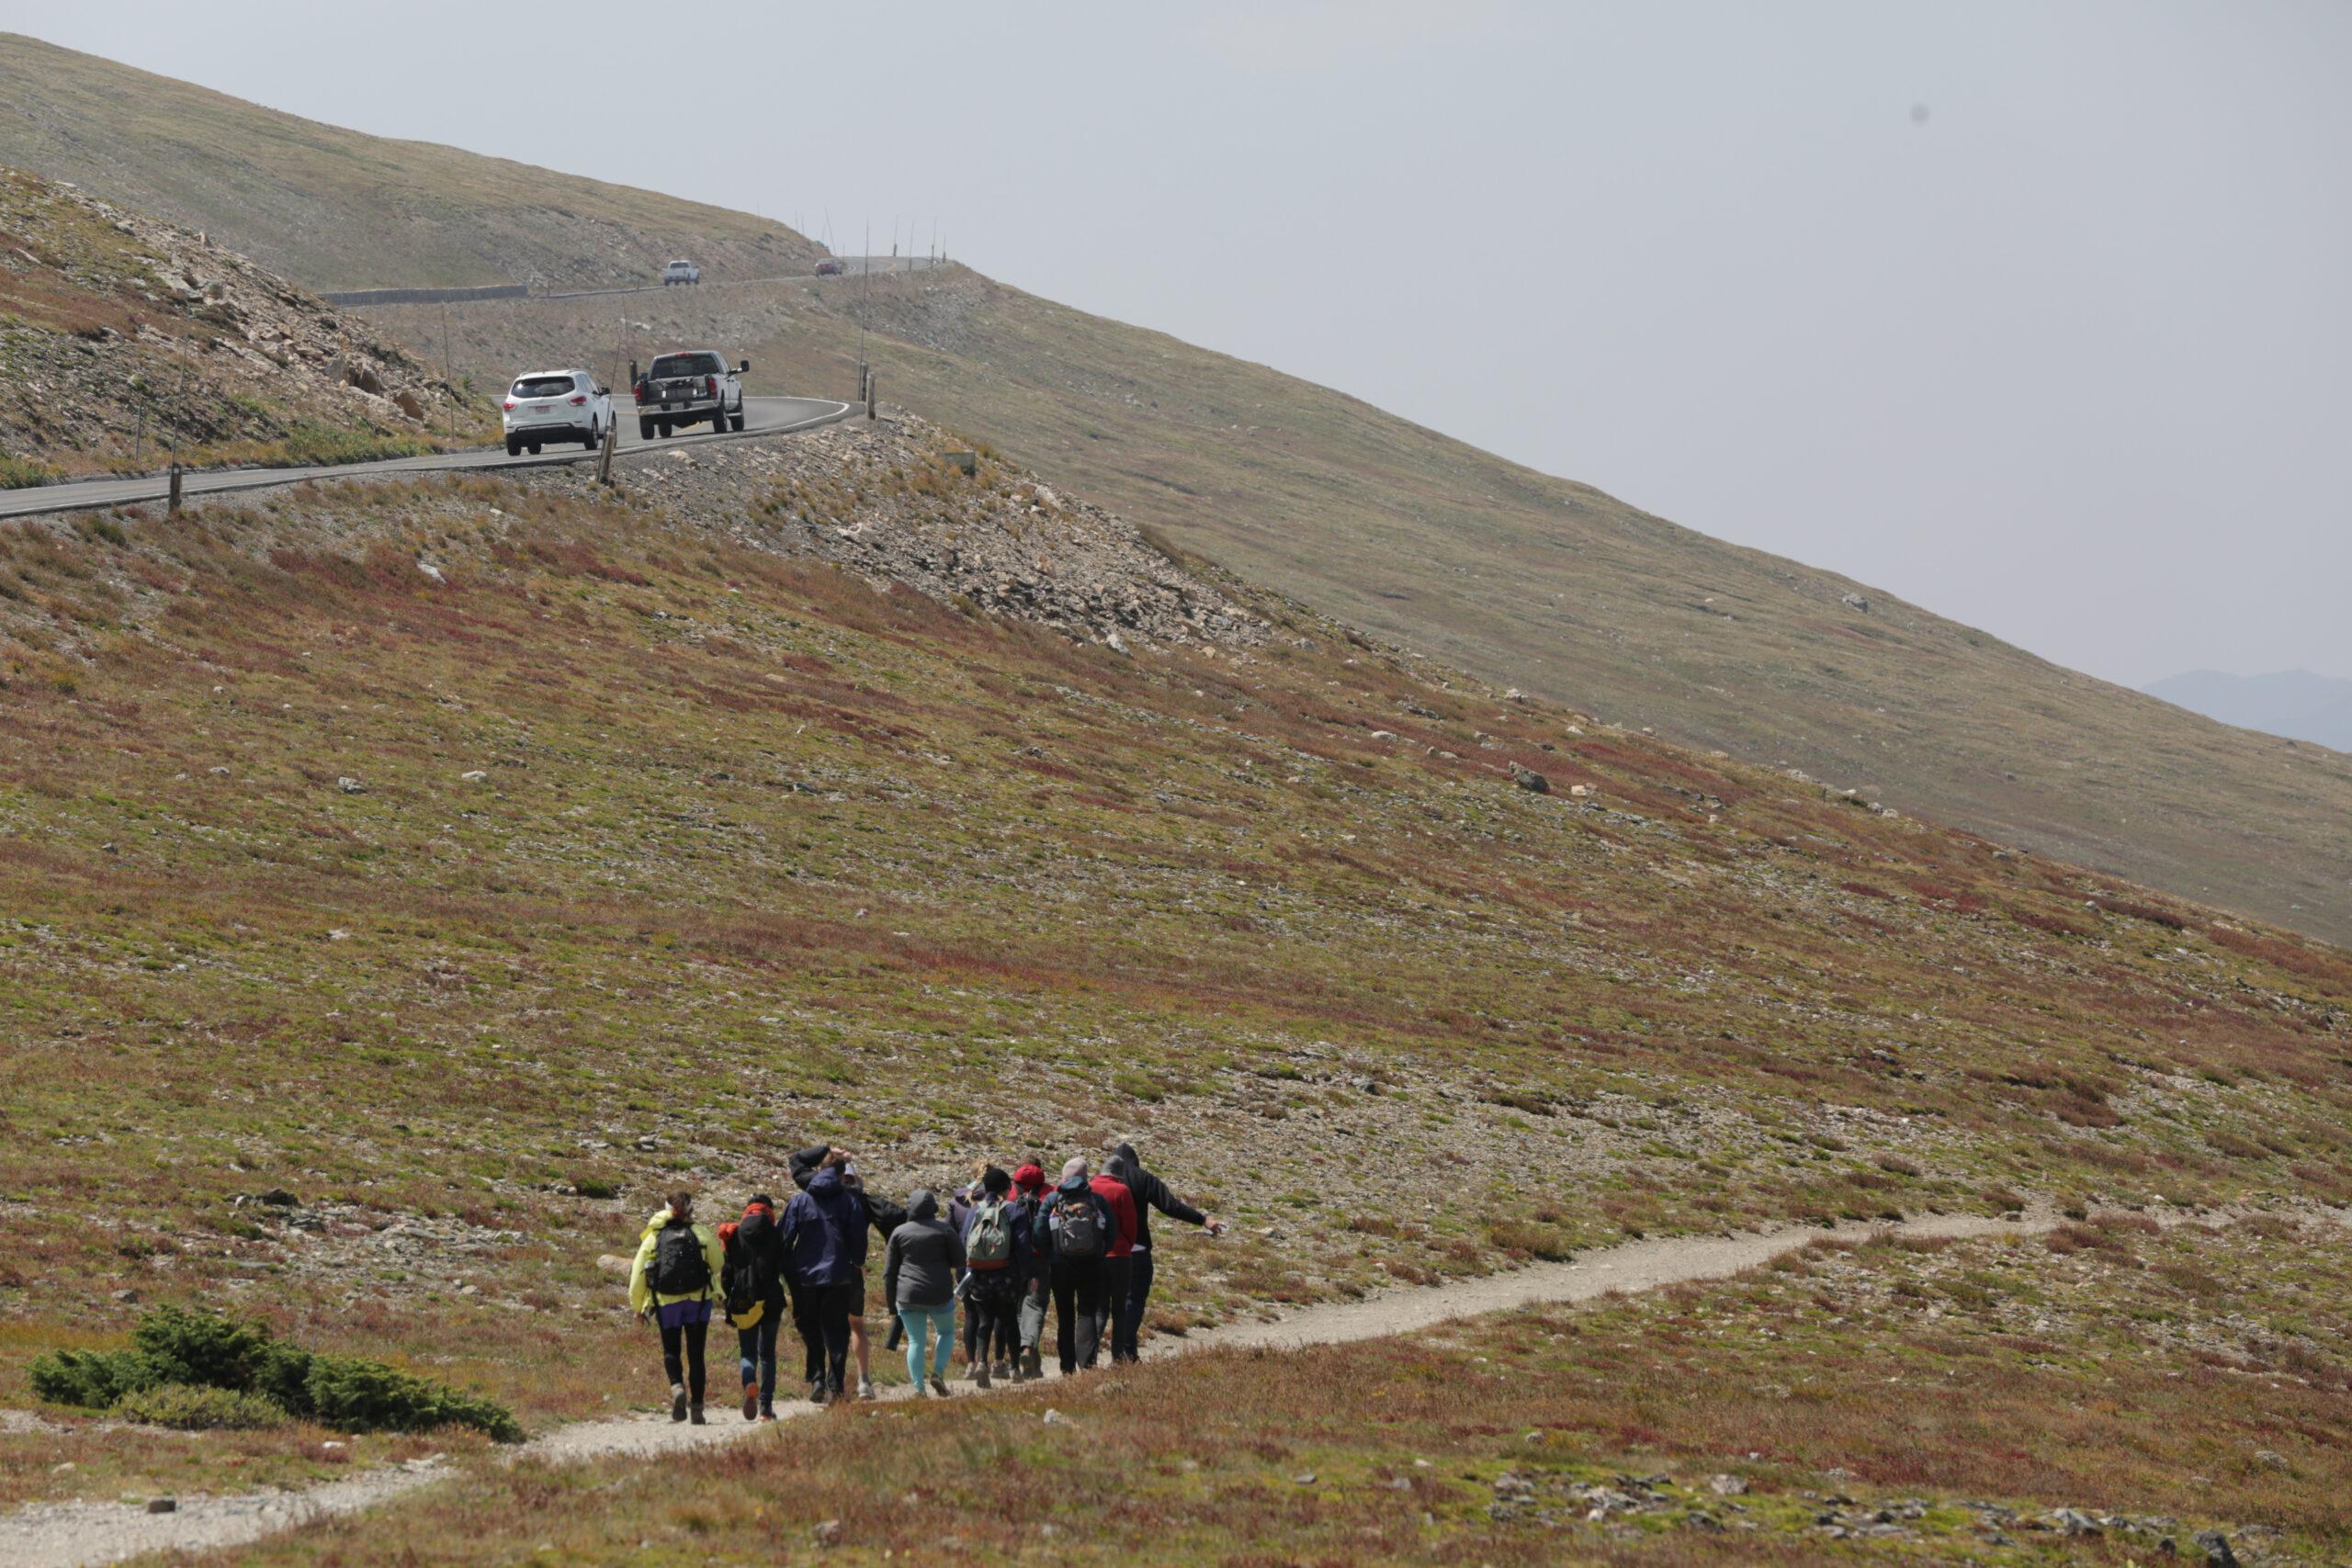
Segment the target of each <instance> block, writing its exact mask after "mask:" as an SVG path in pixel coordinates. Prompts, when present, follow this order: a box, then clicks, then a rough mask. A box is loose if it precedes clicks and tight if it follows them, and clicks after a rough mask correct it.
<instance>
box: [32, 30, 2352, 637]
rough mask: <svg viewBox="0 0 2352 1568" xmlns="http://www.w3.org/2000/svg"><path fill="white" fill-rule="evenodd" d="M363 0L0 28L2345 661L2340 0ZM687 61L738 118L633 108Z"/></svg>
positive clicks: (1844, 537)
mask: <svg viewBox="0 0 2352 1568" xmlns="http://www.w3.org/2000/svg"><path fill="white" fill-rule="evenodd" d="M398 11H399V15H400V17H401V22H400V23H399V24H398V25H397V26H390V25H387V24H386V23H385V22H384V21H382V20H381V19H380V18H379V17H378V15H377V14H376V13H375V12H374V11H372V10H369V9H366V8H362V7H356V6H340V5H330V4H323V3H322V4H310V3H303V4H286V3H277V4H272V3H266V0H242V3H241V0H169V3H163V0H109V3H107V4H106V5H102V6H101V5H95V4H94V5H85V6H63V7H61V6H56V5H55V4H54V3H53V0H44V3H42V4H37V5H35V4H23V3H20V0H0V26H6V28H10V29H12V30H17V31H23V32H28V33H32V34H35V35H36V36H40V37H43V38H48V39H52V40H54V41H56V42H59V43H63V44H67V45H70V46H72V47H74V48H79V49H86V50H90V51H94V52H97V53H101V54H106V55H109V56H112V57H114V58H116V59H119V60H126V61H129V62H131V63H133V64H137V65H141V66H144V67H146V68H148V69H151V70H155V71H160V72H164V73H170V74H173V75H177V76H181V77H186V78H188V79H191V80H194V81H197V82H201V83H203V84H205V85H209V86H213V87H218V88H220V89H222V90H223V91H226V92H230V93H234V94H236V95H238V96H243V97H248V98H252V99H254V100H257V101H259V102H261V103H265V104H268V105H270V106H272V107H277V108H283V109H288V110H291V111H293V112H295V113H298V114H303V115H309V116H311V117H313V118H320V119H325V120H332V121H335V122H338V123H341V124H345V125H350V126H355V127H357V128H358V129H361V130H370V131H376V132H380V133H384V134H389V135H394V136H407V137H419V138H424V139H428V140H433V141H449V142H455V143H457V144H458V145H460V146H464V147H469V148H473V149H476V150H479V151H481V152H495V153H500V154H503V155H506V156H509V157H514V158H519V159H523V160H526V161H528V162H531V163H537V164H549V165H553V166H555V167H559V168H562V169H567V170H572V171H577V172H580V173H584V174H593V175H603V176H605V177H607V178H612V179H617V180H623V181H628V182H630V183H633V184H639V185H647V186H660V187H662V188H664V189H668V190H672V191H675V192H677V193H679V194H681V195H685V196H692V197H701V198H703V199H706V200H709V201H715V202H720V203H724V204H726V205H729V206H733V207H741V208H749V209H754V210H757V211H761V212H764V213H767V214H769V215H771V216H774V217H778V218H782V219H785V220H787V221H790V220H795V219H797V220H799V221H800V223H801V224H802V225H803V226H804V227H806V228H808V229H809V230H810V231H812V232H817V233H818V234H819V237H820V238H822V237H825V236H824V233H823V231H824V230H825V227H826V217H827V215H828V214H829V213H830V217H831V240H832V243H833V244H834V246H835V248H836V249H839V250H844V251H850V250H855V249H857V248H858V245H859V241H860V236H861V234H862V232H863V228H864V225H865V222H866V220H868V219H871V220H872V221H873V224H874V232H875V234H876V248H877V249H887V248H888V244H887V240H888V235H889V233H890V231H891V228H892V226H893V223H894V220H895V222H896V223H897V225H898V227H899V233H900V237H901V242H902V243H904V242H905V239H906V236H907V234H908V232H909V231H910V230H911V231H913V235H914V239H913V244H914V247H915V248H917V249H921V248H923V247H924V246H925V245H927V244H928V243H929V242H930V239H931V233H932V226H933V223H934V221H935V222H936V224H937V225H938V228H939V230H940V231H942V232H943V234H944V238H945V241H946V243H947V246H948V249H949V250H950V251H951V252H952V253H953V254H956V256H957V257H959V258H960V259H964V260H967V261H969V262H971V263H972V264H973V265H977V266H978V267H980V268H981V269H983V270H984V271H987V272H989V273H990V274H992V275H994V276H998V277H1001V278H1002V279H1004V280H1005V281H1007V282H1010V283H1013V284H1016V285H1018V286H1020V287H1023V288H1028V289H1031V290H1034V291H1035V292H1037V293H1041V294H1045V295H1047V296H1050V297H1052V298H1054V299H1061V300H1064V301H1067V302H1069V303H1071V304H1074V305H1079V306H1081V307H1084V308H1086V309H1089V310H1097V311H1100V312H1103V313H1104V314H1107V315H1112V316H1116V317H1119V318H1122V319H1124V320H1126V321H1136V322H1139V323H1143V324H1146V325H1149V326H1153V327H1159V328H1161V329H1164V330H1167V331H1170V332H1172V333H1176V334H1178V335H1179V336H1182V337H1185V338H1189V339H1191V340H1193V341H1194V342H1197V343H1201V344H1206V345H1208V346H1210V347H1214V348H1218V349H1223V350H1226V351H1227V352H1230V353H1233V354H1237V355H1243V356H1245V357H1248V358H1250V359H1256V360H1261V361H1264V362H1266V363H1268V364H1271V365H1273V366H1276V367H1280V368H1282V369H1284V370H1289V371H1292V372H1295V373H1296V374H1298V375H1302V376H1306V377H1309V378H1313V379H1315V380H1318V381H1323V382H1327V383H1329V384H1331V385H1333V386H1336V387H1340V388H1341V389H1345V390H1347V391H1350V392H1353V393H1356V394H1358V395H1359V396H1362V397H1363V398H1366V399H1368V400H1371V401H1373V402H1375V403H1378V404H1380V405H1382V406H1383V407H1385V408H1388V409H1392V410H1395V411H1396V412H1399V413H1402V414H1405V415H1408V417H1410V418H1413V419H1416V420H1419V421H1421V422H1422V423H1428V424H1430V425H1434V426H1436V427H1438V428H1440V429H1442V430H1444V431H1447V432H1449V433H1452V434H1456V435H1460V436H1462V437H1464V438H1465V439H1468V440H1470V441H1473V442H1475V443H1476V444H1477V445H1479V446H1486V447H1488V448H1490V449H1492V450H1495V451H1498V452H1500V453H1503V454H1505V455H1507V456H1510V457H1515V458H1519V459H1521V460H1522V461H1525V462H1527V463H1530V464H1532V465H1534V466H1536V467H1538V468H1544V469H1548V470H1550V471H1552V472H1555V473H1559V474H1565V475H1567V476H1570V477H1573V478H1576V479H1585V480H1589V481H1590V482H1592V483H1595V484H1598V485H1600V486H1602V487H1603V488H1605V489H1607V490H1610V491H1613V492H1615V493H1616V494H1619V495H1621V496H1623V497H1624V498H1626V499H1627V500H1629V501H1632V502H1635V503H1637V504H1640V505H1642V506H1645V507H1647V508H1649V509H1651V510H1653V511H1655V512H1657V513H1662V514H1664V515H1666V516H1668V517H1671V518H1674V519H1675V520H1677V521H1679V522H1681V523H1685V524H1688V525H1691V526H1693V527H1696V528H1700V529H1703V530H1705V531H1706V532H1708V533H1711V534H1715V535H1719V536H1724V537H1726V538H1730V539H1735V540H1738V541H1740V542H1742V543H1745V544H1751V545H1756V546H1758V547H1764V548H1767V549H1771V550H1775V551H1779V552H1781V553H1783V554H1786V555H1790V556H1794V557H1796V558H1800V559H1803V560H1806V561H1810V562H1815V563H1817V564H1819V565H1822V566H1826V567H1833V568H1836V569H1838V570H1843V571H1846V572H1849V573H1850V574H1852V575H1854V576H1856V577H1859V578H1862V579H1864V580H1866V581H1871V582H1873V583H1877V584H1879V585H1882V586H1883V587H1884V588H1886V589H1889V590H1892V591H1893V592H1897V593H1900V594H1902V595H1904V596H1905V597H1907V598H1910V599H1913V600H1916V601H1917V602H1918V603H1921V604H1925V605H1927V606H1928V607H1929V608H1931V609H1935V610H1937V611H1939V612H1942V613H1943V614H1946V615H1952V616H1955V617H1957V618H1959V619H1961V620H1963V621H1968V622H1971V623H1973V624H1975V625H1977V626H1983V627H1985V628H1986V629H1988V630H1991V631H1993V632H1996V633H1997V634H1999V635H2000V636H2002V637H2008V638H2010V639H2012V640H2014V641H2017V642H2018V643H2021V644H2023V645H2024V646H2026V647H2027V648H2030V649H2033V650H2035V651H2036V652H2039V653H2041V654H2044V655H2047V656H2048V657H2050V658H2052V659H2056V660H2061V661H2063V662H2065V663H2068V664H2072V665H2075V666H2077V667H2078V668H2081V669H2085V670H2088V671H2093V672H2094V673H2097V674H2100V675H2104V676H2108V677H2109V678H2111V679H2115V680H2119V681H2123V682H2129V683H2131V684H2140V683H2143V682H2146V681H2149V680H2152V679H2154V678H2156V677H2159V676H2162V675H2165V674H2169V673H2171V672H2173V671H2179V670H2186V669H2190V668H2194V667H2198V666H2212V667H2216V668H2220V669H2224V670H2232V671H2241V672H2253V671H2267V670H2275V669H2284V668H2289V667H2293V666H2304V667H2308V668H2311V669H2313V670H2317V671H2323V672H2326V673H2332V674H2338V675H2352V629H2347V628H2352V613H2347V600H2352V526H2347V525H2348V524H2352V502H2347V499H2346V497H2347V495H2352V90H2347V89H2352V4H2346V3H2345V0H2311V3H2308V4H2264V3H2258V0H2226V3H2215V4H2205V5H2199V4H2165V3H2161V0H2114V3H2103V0H2067V3H2064V4H2047V3H2042V0H2032V3H2022V4H2001V3H1988V0H1964V3H1954V4H1949V5H1924V4H1898V3H1894V0H1856V3H1852V4H1783V5H1775V6H1758V5H1753V4H1748V3H1747V0H1725V3H1720V4H1704V3H1697V0H1692V3H1679V4H1664V3H1662V4H1649V3H1642V4H1634V3H1630V0H1629V3H1625V4H1616V5H1607V6H1602V5H1576V4H1567V3H1558V4H1544V5H1539V4H1525V5H1518V4H1510V3H1504V0H1496V3H1492V4H1480V3H1476V0H1444V3H1432V0H1412V3H1398V0H1360V3H1354V4H1343V3H1340V0H1191V3H1189V4H1186V5H1183V6H1156V7H1145V6H1106V5H1102V4H1099V3H1092V0H1090V3H1087V4H1070V5H1057V4H1034V5H1011V6H1002V7H994V6H989V7H983V6H972V5H970V4H968V3H957V4H952V5H950V4H930V3H925V0H899V3H898V4H888V5H828V6H804V5H791V6H779V5H769V4H751V5H745V4H731V5H694V6H680V5H669V4H648V3H638V4H628V5H606V4H602V3H596V4H581V3H574V4H571V5H567V6H556V7H552V8H550V7H548V6H504V5H498V4H494V3H493V4H478V3H469V4H464V5H456V4H444V3H440V0H404V3H403V4H402V5H401V6H399V7H398ZM559 13H560V14H562V15H564V16H566V17H579V18H581V19H579V20H577V21H574V22H569V23H567V24H566V25H563V26H560V27H559V26H550V25H549V23H550V20H551V19H552V17H554V16H556V15H557V14H559ZM592 15H593V18H594V19H590V18H591V17H592ZM689 84H692V85H695V86H696V87H697V88H699V87H700V85H707V88H708V91H709V94H710V95H711V96H714V97H718V96H723V97H726V98H728V99H729V100H731V106H732V107H730V108H729V118H730V122H731V123H732V124H733V125H734V126H735V127H736V128H737V134H736V136H735V137H734V138H733V141H732V143H731V145H729V146H726V147H724V148H721V147H718V146H715V145H713V143H712V141H711V139H709V138H707V137H703V138H697V139H696V140H695V143H694V145H693V146H692V147H691V148H687V149H680V148H679V147H677V146H676V145H675V144H673V142H672V141H669V140H668V139H666V138H662V137H656V136H645V135H632V134H631V133H630V132H629V130H628V129H627V127H628V111H629V108H630V106H631V104H632V103H633V102H635V101H638V100H639V99H641V98H643V97H646V96H651V97H653V98H656V99H658V101H659V102H660V103H662V105H663V106H665V108H670V107H675V106H678V105H680V104H682V103H683V102H685V101H687V100H686V98H685V96H684V88H685V87H686V86H687V85H689ZM582 102H586V103H591V104H595V105H598V106H601V107H604V108H605V109H607V110H609V111H611V112H610V118H609V120H608V125H609V127H610V129H608V130H605V131H603V132H601V133H599V134H593V135H592V134H588V133H586V132H585V131H583V130H582V127H581V126H580V125H579V124H577V123H576V121H575V120H574V119H573V118H571V116H570V115H569V114H567V113H565V112H564V111H565V109H567V108H568V107H571V106H572V105H576V104H580V103H582Z"/></svg>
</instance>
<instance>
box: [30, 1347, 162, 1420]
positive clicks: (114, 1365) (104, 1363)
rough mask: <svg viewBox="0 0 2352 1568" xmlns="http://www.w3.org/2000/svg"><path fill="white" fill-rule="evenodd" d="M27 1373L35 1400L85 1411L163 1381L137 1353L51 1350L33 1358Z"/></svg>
mask: <svg viewBox="0 0 2352 1568" xmlns="http://www.w3.org/2000/svg"><path fill="white" fill-rule="evenodd" d="M30 1373H31V1377H32V1385H33V1396H34V1397H35V1398H37V1399H45V1400H47V1401H49V1403H51V1404H72V1405H77V1406H79V1407H80V1408H82V1409H84V1410H105V1409H107V1408H108V1407H109V1406H111V1405H112V1404H115V1402H116V1401H118V1400H119V1399H121V1398H122V1397H123V1395H125V1394H128V1393H136V1392H137V1391H139V1390H140V1389H142V1388H152V1387H153V1386H154V1385H155V1384H156V1383H159V1382H163V1381H164V1375H163V1372H162V1371H161V1370H160V1369H158V1368H157V1367H156V1366H155V1364H154V1363H153V1362H152V1361H150V1360H149V1359H147V1358H146V1357H144V1356H142V1355H141V1354H140V1353H139V1352H138V1351H136V1350H51V1351H50V1352H49V1353H48V1354H46V1355H41V1356H35V1357H34V1358H33V1362H32V1366H31V1368H30Z"/></svg>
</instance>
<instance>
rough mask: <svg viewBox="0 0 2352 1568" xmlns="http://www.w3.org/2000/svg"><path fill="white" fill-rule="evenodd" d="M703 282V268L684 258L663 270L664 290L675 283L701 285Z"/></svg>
mask: <svg viewBox="0 0 2352 1568" xmlns="http://www.w3.org/2000/svg"><path fill="white" fill-rule="evenodd" d="M701 281H702V268H700V267H698V266H696V265H695V264H694V263H692V262H690V261H687V260H684V258H680V259H679V260H677V261H673V262H672V263H671V264H670V265H668V266H665V267H663V268H662V288H669V287H670V285H672V284H673V283H700V282H701Z"/></svg>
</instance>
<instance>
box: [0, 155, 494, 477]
mask: <svg viewBox="0 0 2352 1568" xmlns="http://www.w3.org/2000/svg"><path fill="white" fill-rule="evenodd" d="M484 407H486V404H485V403H484V402H483V401H482V400H474V401H473V402H472V403H471V404H468V403H467V402H466V401H465V400H463V399H461V398H460V397H459V396H458V393H457V391H456V389H453V388H451V387H449V386H448V385H447V384H446V383H445V382H443V381H442V380H441V379H440V378H439V377H438V376H437V375H436V374H435V373H432V372H429V371H428V370H427V369H426V368H425V367H424V366H423V365H422V364H420V363H419V362H418V360H417V359H416V357H415V356H414V355H412V354H410V353H409V351H408V350H407V349H405V348H403V347H401V345H400V344H397V343H394V342H392V341H390V340H389V339H387V338H385V337H383V336H381V335H379V333H377V332H375V331H374V330H373V329H371V328H370V327H368V325H366V324H365V323H363V322H359V321H353V320H350V319H348V318H345V317H344V316H342V315H339V314H338V313H336V312H335V311H334V310H332V309H330V308H329V307H327V306H325V305H323V304H322V303H321V302H320V301H319V300H318V299H316V298H314V297H312V296H311V295H310V294H307V293H305V292H303V291H302V290H301V289H300V288H296V287H294V286H293V285H292V284H289V283H288V282H286V281H285V280H284V279H282V278H278V277H276V276H272V275H270V274H269V273H266V272H265V271H263V270H262V269H261V268H260V267H258V266H256V265H254V263H252V262H250V261H248V260H246V259H245V258H244V257H243V256H241V255H238V254H235V253H234V252H232V251H229V250H225V249H223V248H221V247H220V246H219V245H217V244H213V243H210V242H209V241H208V240H207V239H206V238H205V237H204V236H201V235H198V234H194V233H190V232H188V231H186V230H183V229H179V228H176V227H175V226H173V225H171V224H168V223H164V222H160V221H157V220H153V219H151V218H146V217H142V216H141V215H139V214H136V213H132V212H129V211H125V210H123V209H119V208H117V207H113V206H111V205H109V204H107V203H105V202H102V201H97V200H94V199H92V198H91V197H86V196H85V195H83V194H82V193H80V192H78V191H76V190H74V189H73V188H71V187H70V186H61V185H56V184H53V183H51V182H49V181H45V180H42V179H40V178H38V177H36V176H34V175H28V174H25V173H23V172H21V171H18V170H14V169H0V483H6V484H11V485H24V484H38V483H41V482H43V481H45V480H46V479H51V478H54V477H58V476H61V475H70V474H83V473H91V472H98V471H104V470H108V469H127V468H159V467H161V466H162V465H163V464H164V462H165V461H166V460H167V459H168V457H170V456H171V455H172V454H174V453H177V454H178V455H179V456H180V457H181V458H182V460H183V461H186V462H187V463H189V464H191V465H194V466H209V465H214V464H221V463H271V462H332V461H338V460H346V459H356V458H361V457H393V456H399V455H402V454H405V453H411V452H422V451H426V450H430V449H431V448H432V447H433V446H435V445H437V444H438V441H437V440H436V438H439V437H444V436H447V435H450V434H455V435H456V436H457V437H458V438H460V439H461V440H462V441H465V442H471V441H478V440H480V439H481V438H482V437H483V434H484V430H483V421H484V415H483V412H482V409H483V408H484Z"/></svg>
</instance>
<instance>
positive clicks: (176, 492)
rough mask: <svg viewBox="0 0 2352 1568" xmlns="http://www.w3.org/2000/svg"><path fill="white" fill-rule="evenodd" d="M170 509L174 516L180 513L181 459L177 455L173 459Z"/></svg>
mask: <svg viewBox="0 0 2352 1568" xmlns="http://www.w3.org/2000/svg"><path fill="white" fill-rule="evenodd" d="M168 510H169V513H170V514H171V515H172V516H174V517H177V516H178V515H179V514H180V460H179V459H178V458H177V457H175V458H173V459H172V499H171V502H170V503H169V508H168Z"/></svg>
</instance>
